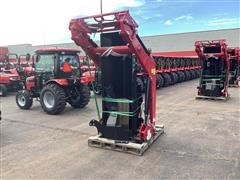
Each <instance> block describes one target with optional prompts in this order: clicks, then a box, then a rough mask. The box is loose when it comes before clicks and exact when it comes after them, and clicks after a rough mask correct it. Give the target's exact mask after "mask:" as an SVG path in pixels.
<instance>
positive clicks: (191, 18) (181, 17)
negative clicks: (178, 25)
mask: <svg viewBox="0 0 240 180" xmlns="http://www.w3.org/2000/svg"><path fill="white" fill-rule="evenodd" d="M193 19H194V18H193V17H192V16H190V15H183V16H179V17H176V18H175V19H174V20H175V21H180V20H193Z"/></svg>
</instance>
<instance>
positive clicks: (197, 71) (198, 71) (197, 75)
mask: <svg viewBox="0 0 240 180" xmlns="http://www.w3.org/2000/svg"><path fill="white" fill-rule="evenodd" d="M195 72H196V77H197V78H199V76H200V69H195Z"/></svg>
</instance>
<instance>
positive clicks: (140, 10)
mask: <svg viewBox="0 0 240 180" xmlns="http://www.w3.org/2000/svg"><path fill="white" fill-rule="evenodd" d="M142 2H143V4H142V6H139V7H133V8H129V9H130V12H131V14H132V16H133V17H134V18H135V19H136V21H137V22H138V23H139V25H140V28H139V34H140V35H144V36H145V35H156V34H157V35H158V34H170V33H182V32H193V31H203V30H215V29H225V28H239V27H240V1H239V0H225V1H224V0H184V1H182V0H146V1H142Z"/></svg>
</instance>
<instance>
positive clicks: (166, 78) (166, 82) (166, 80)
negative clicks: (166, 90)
mask: <svg viewBox="0 0 240 180" xmlns="http://www.w3.org/2000/svg"><path fill="white" fill-rule="evenodd" d="M162 77H163V79H164V84H163V86H164V87H167V86H169V85H170V84H171V81H172V80H171V77H170V75H169V74H168V73H162Z"/></svg>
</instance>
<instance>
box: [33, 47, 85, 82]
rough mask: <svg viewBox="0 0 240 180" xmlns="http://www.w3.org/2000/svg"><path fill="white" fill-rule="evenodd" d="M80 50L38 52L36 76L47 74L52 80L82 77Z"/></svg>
mask: <svg viewBox="0 0 240 180" xmlns="http://www.w3.org/2000/svg"><path fill="white" fill-rule="evenodd" d="M79 53H80V51H78V50H67V49H40V50H37V51H36V54H37V58H36V63H35V69H36V74H43V73H44V74H46V75H48V76H49V79H50V77H51V78H57V79H61V78H70V77H72V78H73V77H75V78H76V77H80V76H81V71H80V62H79V58H78V57H79V56H78V54H79Z"/></svg>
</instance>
